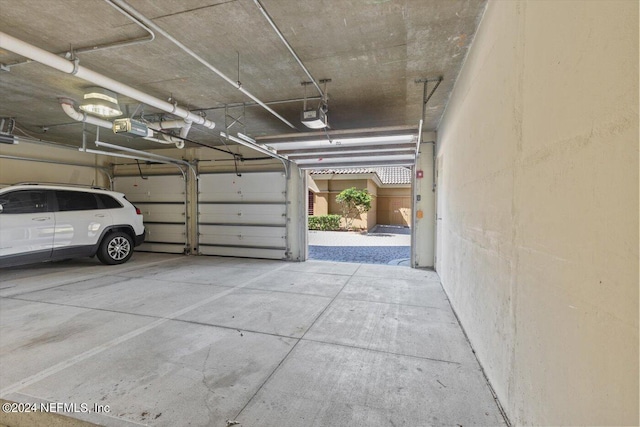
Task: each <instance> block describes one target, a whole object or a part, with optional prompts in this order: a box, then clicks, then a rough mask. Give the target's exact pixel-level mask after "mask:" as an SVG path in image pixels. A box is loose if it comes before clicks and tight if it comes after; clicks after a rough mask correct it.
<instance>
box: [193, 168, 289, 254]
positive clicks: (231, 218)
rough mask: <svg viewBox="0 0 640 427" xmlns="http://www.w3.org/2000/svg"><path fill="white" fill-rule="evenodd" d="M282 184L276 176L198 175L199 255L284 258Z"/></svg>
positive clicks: (283, 190)
mask: <svg viewBox="0 0 640 427" xmlns="http://www.w3.org/2000/svg"><path fill="white" fill-rule="evenodd" d="M286 185H287V180H286V177H285V175H284V174H283V173H282V172H252V173H243V174H242V176H237V175H236V174H234V173H222V174H208V175H200V179H199V181H198V189H199V193H198V203H199V204H198V234H199V238H198V241H199V252H200V253H202V254H206V255H222V256H241V257H248V258H251V257H254V258H272V259H285V258H286V256H287V237H286V234H287V233H286V224H287V200H286V195H287V194H286Z"/></svg>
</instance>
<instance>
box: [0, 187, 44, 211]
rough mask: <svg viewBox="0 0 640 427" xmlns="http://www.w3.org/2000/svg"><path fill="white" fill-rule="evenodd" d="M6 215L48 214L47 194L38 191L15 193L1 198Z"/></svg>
mask: <svg viewBox="0 0 640 427" xmlns="http://www.w3.org/2000/svg"><path fill="white" fill-rule="evenodd" d="M0 205H2V213H4V214H24V213H40V212H47V193H46V192H44V191H37V190H26V191H14V192H11V193H7V194H4V195H2V196H0Z"/></svg>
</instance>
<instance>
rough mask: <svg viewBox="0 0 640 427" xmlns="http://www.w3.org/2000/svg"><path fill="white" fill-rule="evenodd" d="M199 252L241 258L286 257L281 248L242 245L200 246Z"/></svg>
mask: <svg viewBox="0 0 640 427" xmlns="http://www.w3.org/2000/svg"><path fill="white" fill-rule="evenodd" d="M200 253H201V254H203V255H217V256H234V257H241V258H265V259H286V258H287V254H286V252H285V251H284V250H282V249H256V248H242V247H220V246H201V247H200Z"/></svg>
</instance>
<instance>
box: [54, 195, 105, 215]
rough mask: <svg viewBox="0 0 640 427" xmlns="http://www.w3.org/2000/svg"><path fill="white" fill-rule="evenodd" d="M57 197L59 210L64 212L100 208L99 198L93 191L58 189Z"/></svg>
mask: <svg viewBox="0 0 640 427" xmlns="http://www.w3.org/2000/svg"><path fill="white" fill-rule="evenodd" d="M56 198H57V199H58V210H59V211H62V212H65V211H88V210H93V209H98V199H97V198H96V196H95V194H93V193H84V192H82V191H56Z"/></svg>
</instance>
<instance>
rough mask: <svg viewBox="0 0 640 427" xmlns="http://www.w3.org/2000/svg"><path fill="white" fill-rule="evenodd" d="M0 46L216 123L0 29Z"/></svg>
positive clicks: (207, 123)
mask: <svg viewBox="0 0 640 427" xmlns="http://www.w3.org/2000/svg"><path fill="white" fill-rule="evenodd" d="M0 48H2V49H6V50H9V51H11V52H14V53H17V54H18V55H22V56H25V57H27V58H30V59H33V60H34V61H37V62H40V63H41V64H44V65H48V66H49V67H52V68H55V69H56V70H59V71H62V72H64V73H68V74H72V75H74V76H76V77H78V78H81V79H83V80H86V81H88V82H91V83H93V84H95V85H98V86H101V87H104V88H106V89H109V90H112V91H114V92H116V93H119V94H122V95H125V96H128V97H129V98H133V99H136V100H138V101H140V102H142V103H143V104H147V105H150V106H152V107H155V108H157V109H159V110H162V111H165V112H167V113H171V114H173V115H175V116H178V117H182V118H183V119H188V120H191V121H192V122H194V123H196V124H199V125H202V126H204V127H207V128H209V129H213V128H214V127H215V126H216V125H215V123H213V122H212V121H209V120H207V119H205V118H204V117H202V116H199V115H197V114H194V113H192V112H190V111H189V110H186V109H184V108H180V107H178V106H176V105H173V104H170V103H168V102H166V101H163V100H161V99H159V98H156V97H154V96H151V95H149V94H146V93H144V92H142V91H140V90H138V89H135V88H133V87H131V86H127V85H125V84H124V83H120V82H118V81H116V80H114V79H112V78H109V77H107V76H104V75H102V74H99V73H96V72H95V71H91V70H89V69H87V68H85V67H83V66H81V65H78V61H77V60H76V61H69V60H67V59H64V58H60V57H59V56H58V55H56V54H54V53H51V52H48V51H46V50H44V49H40V48H39V47H36V46H33V45H31V44H29V43H26V42H24V41H22V40H19V39H17V38H15V37H13V36H10V35H9V34H7V33H4V32H1V31H0Z"/></svg>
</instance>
